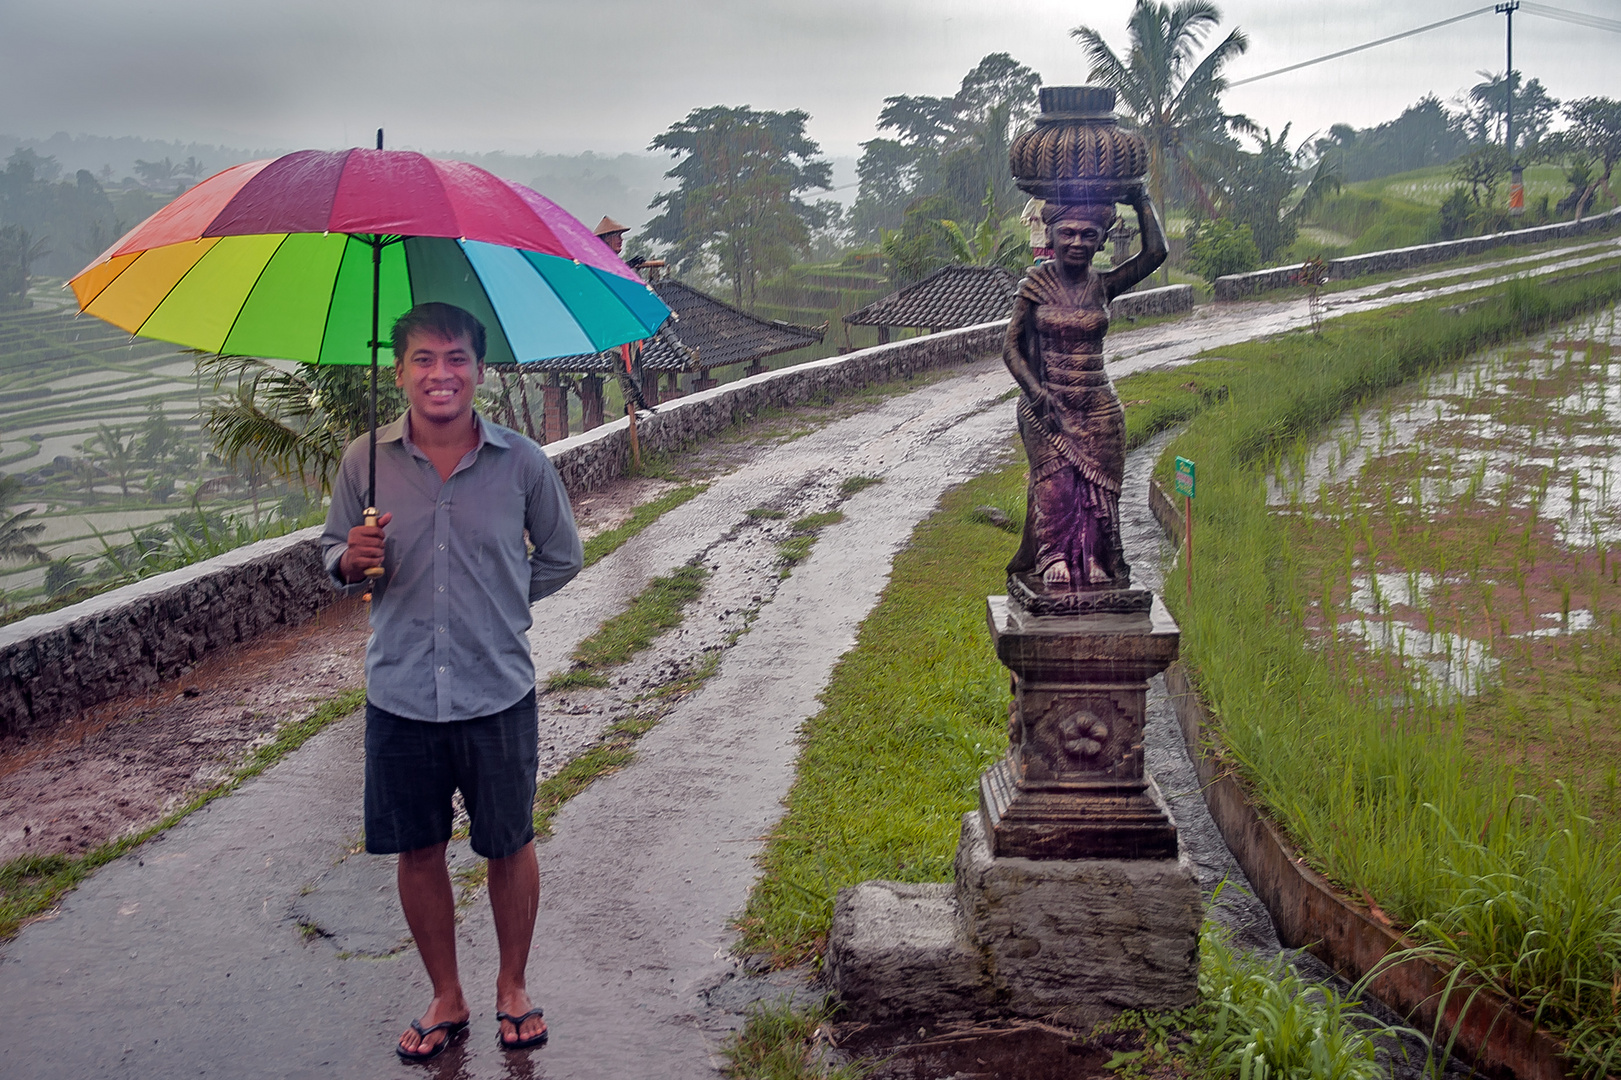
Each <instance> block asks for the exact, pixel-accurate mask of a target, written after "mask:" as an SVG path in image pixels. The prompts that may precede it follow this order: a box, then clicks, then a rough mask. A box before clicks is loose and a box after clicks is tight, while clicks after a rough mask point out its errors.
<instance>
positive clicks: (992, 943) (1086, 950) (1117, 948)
mask: <svg viewBox="0 0 1621 1080" xmlns="http://www.w3.org/2000/svg"><path fill="white" fill-rule="evenodd" d="M956 890H957V904H958V909H959V917H960V918H961V919H962V920H963V929H964V931H965V932H966V934H967V936H968V937H969V938H970V939H971V940H973V941H974V942H976V943H977V944H978V946H979V948H980V950H981V951H982V952H983V953H984V954H985V955H986V958H987V962H988V965H989V972H988V974H989V976H990V981H991V984H992V987H993V988H994V990H995V992H996V996H997V999H998V1000H999V1001H1000V1003H1001V1004H1000V1011H1002V1012H1003V1013H1005V1014H1011V1015H1015V1016H1031V1017H1041V1016H1054V1017H1057V1018H1059V1019H1061V1020H1062V1021H1064V1022H1067V1023H1070V1024H1075V1025H1088V1024H1093V1023H1096V1022H1098V1021H1100V1020H1106V1019H1108V1018H1110V1017H1113V1016H1115V1015H1117V1014H1118V1013H1120V1012H1121V1011H1122V1010H1124V1009H1177V1008H1182V1007H1183V1006H1185V1005H1189V1004H1192V1002H1193V1000H1194V997H1195V995H1196V993H1197V978H1198V964H1199V920H1200V917H1201V916H1202V914H1203V907H1202V903H1201V899H1200V895H1199V886H1198V883H1197V881H1196V880H1195V878H1194V876H1193V868H1192V867H1191V866H1190V865H1189V864H1188V863H1187V862H1186V861H1185V860H1184V859H1041V860H1036V859H1020V858H1000V859H993V858H992V857H991V852H990V847H989V845H988V844H987V843H986V839H985V829H984V826H983V824H982V823H981V821H980V815H979V814H977V813H969V814H967V815H965V816H964V817H963V828H962V839H961V840H960V842H959V843H958V845H957V884H956Z"/></svg>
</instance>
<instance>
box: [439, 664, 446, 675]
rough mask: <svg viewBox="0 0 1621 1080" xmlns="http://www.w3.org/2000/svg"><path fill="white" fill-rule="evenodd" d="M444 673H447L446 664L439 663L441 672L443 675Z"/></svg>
mask: <svg viewBox="0 0 1621 1080" xmlns="http://www.w3.org/2000/svg"><path fill="white" fill-rule="evenodd" d="M444 673H445V665H443V664H440V665H439V674H441V675H443V674H444Z"/></svg>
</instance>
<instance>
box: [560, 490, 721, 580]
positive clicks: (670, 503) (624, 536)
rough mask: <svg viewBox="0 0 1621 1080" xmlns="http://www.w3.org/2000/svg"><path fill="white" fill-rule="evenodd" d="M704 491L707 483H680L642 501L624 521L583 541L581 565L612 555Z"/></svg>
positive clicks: (588, 564)
mask: <svg viewBox="0 0 1621 1080" xmlns="http://www.w3.org/2000/svg"><path fill="white" fill-rule="evenodd" d="M707 490H709V485H708V484H683V485H682V486H681V487H678V488H676V489H675V490H674V491H666V492H665V493H664V494H663V495H660V496H659V497H658V498H656V499H649V500H648V501H647V502H644V503H642V504H641V505H640V506H638V507H637V508H636V509H635V510H632V511H631V514H630V518H629V519H628V520H626V521H624V522H622V523H621V524H618V525H615V526H614V527H613V528H611V529H604V530H602V531H601V532H599V533H597V535H595V536H593V537H592V538H591V539H589V540H587V541H586V542H585V565H586V566H590V565H591V564H592V563H595V562H600V561H601V560H602V559H605V558H607V557H608V556H609V555H612V554H613V553H614V552H616V551H618V550H619V549H620V548H622V547H624V546H625V544H626V543H627V542H628V541H629V540H630V539H631V537H633V536H635V535H636V534H637V533H639V532H641V531H642V530H643V529H645V528H647V527H648V526H649V525H651V524H653V522H655V521H657V520H658V519H659V518H661V517H663V516H664V515H665V514H667V513H669V512H670V511H671V510H674V509H675V508H676V507H678V506H680V505H681V504H682V503H684V502H687V501H688V500H690V499H692V498H694V497H695V496H698V495H702V494H703V493H704V492H705V491H707Z"/></svg>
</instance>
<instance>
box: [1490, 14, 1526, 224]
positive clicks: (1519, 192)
mask: <svg viewBox="0 0 1621 1080" xmlns="http://www.w3.org/2000/svg"><path fill="white" fill-rule="evenodd" d="M1493 10H1494V11H1496V12H1497V14H1499V15H1503V16H1506V17H1507V19H1508V71H1507V72H1506V73H1505V74H1504V76H1503V93H1504V94H1505V99H1504V100H1505V105H1506V108H1505V110H1504V111H1505V113H1506V116H1507V121H1508V124H1507V127H1508V132H1507V136H1508V137H1507V140H1506V142H1507V148H1508V212H1509V216H1510V217H1519V216H1520V215H1521V214H1523V213H1525V171H1524V170H1523V169H1521V168H1520V158H1519V155H1518V154H1516V153H1515V152H1514V13H1515V12H1516V11H1518V10H1520V0H1508V2H1507V3H1503V4H1498V5H1497V6H1496V7H1495V8H1493Z"/></svg>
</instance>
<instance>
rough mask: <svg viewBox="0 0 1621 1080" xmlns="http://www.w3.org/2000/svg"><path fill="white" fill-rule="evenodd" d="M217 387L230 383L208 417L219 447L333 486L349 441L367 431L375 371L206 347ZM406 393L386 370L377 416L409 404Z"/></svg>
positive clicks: (233, 456) (260, 465)
mask: <svg viewBox="0 0 1621 1080" xmlns="http://www.w3.org/2000/svg"><path fill="white" fill-rule="evenodd" d="M197 364H198V367H199V368H211V369H212V371H213V379H214V389H215V390H217V391H225V387H226V384H227V383H231V382H234V383H235V386H234V388H233V389H231V390H229V391H225V392H224V393H223V394H222V396H221V397H219V398H217V399H216V400H215V401H214V403H213V404H212V405H211V406H210V408H209V410H208V416H207V418H206V421H205V422H206V424H207V426H208V430H209V433H210V434H211V435H213V437H214V444H215V446H216V447H217V448H218V449H219V451H220V454H221V455H222V456H223V457H224V458H225V459H226V460H227V461H229V462H230V463H231V464H232V465H233V467H235V466H242V467H246V468H249V469H269V470H270V471H272V472H274V473H276V474H278V475H280V476H282V477H283V478H285V479H287V480H296V481H299V482H300V483H304V484H306V485H308V484H317V485H319V486H320V488H321V490H322V491H323V492H324V491H329V490H331V487H332V474H333V472H334V471H335V470H336V469H337V467H338V461H339V459H341V458H342V457H343V450H344V447H346V446H348V445H349V443H350V441H351V440H353V439H356V438H359V437H360V436H361V435H364V434H365V433H366V424H367V419H368V404H367V401H368V392H369V382H370V373H369V372H368V370H367V369H366V368H365V367H364V366H359V365H355V366H350V365H342V366H337V365H329V366H325V367H320V366H316V365H306V364H297V365H294V366H293V367H292V368H287V367H282V366H278V365H276V364H272V363H270V362H268V361H265V360H260V359H256V358H254V357H249V356H214V355H211V354H206V355H200V356H199V357H198V359H197ZM404 406H405V402H404V398H403V397H402V396H401V395H400V392H399V391H398V390H397V389H395V387H394V384H393V380H392V379H389V378H388V377H387V373H386V372H384V373H383V377H382V378H380V379H379V380H378V386H377V422H378V423H379V424H382V423H386V422H388V421H389V420H392V419H393V418H394V417H396V416H398V415H399V414H400V413H402V412H404V411H405V407H404Z"/></svg>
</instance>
